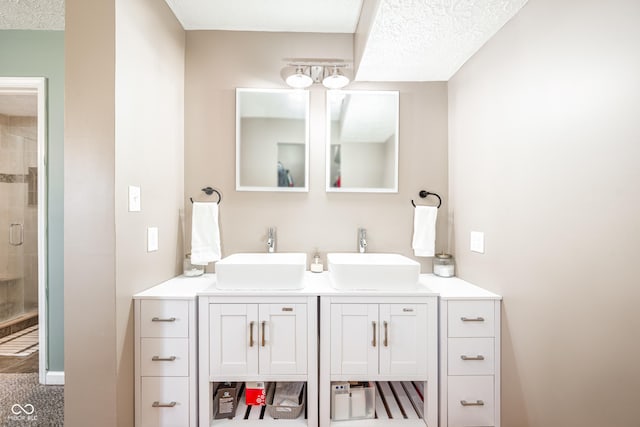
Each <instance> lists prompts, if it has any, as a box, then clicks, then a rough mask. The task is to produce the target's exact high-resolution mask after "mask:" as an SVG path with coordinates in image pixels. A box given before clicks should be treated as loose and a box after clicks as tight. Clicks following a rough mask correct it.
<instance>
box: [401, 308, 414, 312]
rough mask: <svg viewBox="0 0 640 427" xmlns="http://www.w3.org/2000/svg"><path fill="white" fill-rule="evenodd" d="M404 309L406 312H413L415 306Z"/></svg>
mask: <svg viewBox="0 0 640 427" xmlns="http://www.w3.org/2000/svg"><path fill="white" fill-rule="evenodd" d="M402 311H403V312H405V313H413V308H403V309H402Z"/></svg>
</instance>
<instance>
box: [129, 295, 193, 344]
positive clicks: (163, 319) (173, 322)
mask: <svg viewBox="0 0 640 427" xmlns="http://www.w3.org/2000/svg"><path fill="white" fill-rule="evenodd" d="M140 335H141V336H142V337H178V338H186V337H188V336H189V302H188V301H173V300H144V301H141V303H140Z"/></svg>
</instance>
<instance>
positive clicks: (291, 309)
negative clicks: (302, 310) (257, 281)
mask: <svg viewBox="0 0 640 427" xmlns="http://www.w3.org/2000/svg"><path fill="white" fill-rule="evenodd" d="M282 311H293V307H282Z"/></svg>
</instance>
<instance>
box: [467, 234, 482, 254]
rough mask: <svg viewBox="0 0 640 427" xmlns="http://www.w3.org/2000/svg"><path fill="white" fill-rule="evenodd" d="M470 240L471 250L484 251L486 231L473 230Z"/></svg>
mask: <svg viewBox="0 0 640 427" xmlns="http://www.w3.org/2000/svg"><path fill="white" fill-rule="evenodd" d="M470 242H471V244H470V249H471V251H473V252H478V253H481V254H483V253H484V233H483V232H482V231H472V232H471V238H470Z"/></svg>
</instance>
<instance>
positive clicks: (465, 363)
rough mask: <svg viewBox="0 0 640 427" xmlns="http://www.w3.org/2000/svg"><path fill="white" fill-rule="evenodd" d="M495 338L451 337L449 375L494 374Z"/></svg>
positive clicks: (448, 353)
mask: <svg viewBox="0 0 640 427" xmlns="http://www.w3.org/2000/svg"><path fill="white" fill-rule="evenodd" d="M494 351H495V349H494V339H493V338H449V340H448V351H447V362H448V363H447V365H448V367H449V375H493V373H494V370H495V369H494V363H495V359H494Z"/></svg>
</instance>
